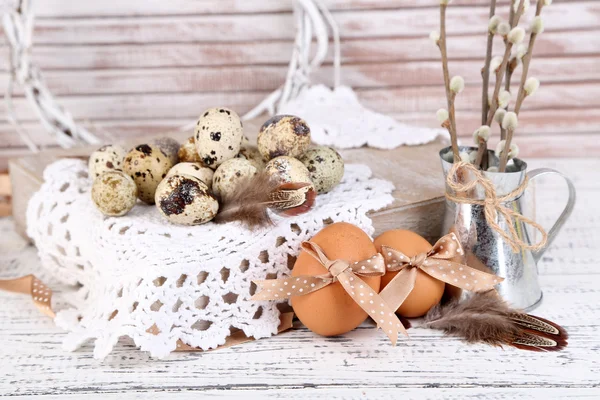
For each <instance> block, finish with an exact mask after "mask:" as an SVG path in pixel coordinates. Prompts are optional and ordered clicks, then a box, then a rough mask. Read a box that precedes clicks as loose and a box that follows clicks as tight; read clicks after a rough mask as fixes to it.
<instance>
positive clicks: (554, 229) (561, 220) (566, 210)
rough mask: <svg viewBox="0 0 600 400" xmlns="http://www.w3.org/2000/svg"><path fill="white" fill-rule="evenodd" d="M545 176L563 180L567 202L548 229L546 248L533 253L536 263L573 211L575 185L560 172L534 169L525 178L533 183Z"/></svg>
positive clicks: (548, 169)
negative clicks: (557, 177)
mask: <svg viewBox="0 0 600 400" xmlns="http://www.w3.org/2000/svg"><path fill="white" fill-rule="evenodd" d="M546 174H557V175H559V176H560V177H562V178H563V179H564V180H565V182H567V186H568V187H569V200H568V201H567V205H566V206H565V208H564V210H563V212H562V213H561V214H560V216H559V217H558V219H557V220H556V222H555V223H554V225H552V228H550V230H549V231H548V241H547V242H546V246H544V248H543V249H541V250H539V251H537V252H535V253H533V258H534V259H535V262H536V263H537V262H538V261H539V260H540V258H542V255H543V254H544V253H545V252H546V250H547V249H548V247H550V245H551V244H552V242H553V241H554V239H555V238H556V235H557V234H558V232H559V231H560V229H561V228H562V227H563V225H564V224H565V222H567V219H568V218H569V216H570V215H571V212H572V211H573V207H575V199H576V195H575V185H573V182H571V180H570V179H569V178H567V177H566V176H565V175H563V174H562V173H561V172H558V171H556V170H554V169H551V168H538V169H534V170H533V171H529V173H528V174H527V176H528V177H529V180H530V181H533V180H534V179H535V178H536V177H538V176H541V175H546Z"/></svg>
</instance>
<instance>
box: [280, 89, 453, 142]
mask: <svg viewBox="0 0 600 400" xmlns="http://www.w3.org/2000/svg"><path fill="white" fill-rule="evenodd" d="M278 112H279V113H280V114H292V115H298V116H300V117H302V118H304V119H305V120H306V121H307V122H308V125H309V126H310V132H311V140H312V141H314V142H315V143H318V144H322V145H327V146H335V147H337V148H342V149H348V148H356V147H362V146H365V145H367V146H369V147H375V148H378V149H394V148H396V147H398V146H402V145H417V144H424V143H428V142H431V141H432V140H434V139H435V138H436V137H437V136H438V135H447V134H448V133H447V131H445V130H443V129H441V128H440V129H431V128H423V127H416V126H411V125H407V124H403V123H400V122H398V121H396V120H395V119H394V118H392V117H388V116H387V115H383V114H379V113H376V112H374V111H371V110H369V109H367V108H365V107H363V106H362V105H361V104H360V102H359V101H358V98H357V97H356V93H355V92H354V91H353V90H352V88H350V87H348V86H338V87H337V88H335V89H333V90H332V89H329V88H328V87H326V86H324V85H314V86H311V87H308V88H305V89H304V90H303V91H302V92H300V94H299V95H298V97H296V98H295V99H292V100H290V101H289V102H287V103H284V104H283V105H282V106H281V107H280V108H279V110H278Z"/></svg>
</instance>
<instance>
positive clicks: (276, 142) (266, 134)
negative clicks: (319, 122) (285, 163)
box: [258, 115, 310, 160]
mask: <svg viewBox="0 0 600 400" xmlns="http://www.w3.org/2000/svg"><path fill="white" fill-rule="evenodd" d="M309 145H310V128H309V127H308V125H307V124H306V122H305V121H304V120H303V119H302V118H298V117H295V116H293V115H276V116H274V117H272V118H271V119H269V120H268V121H267V122H265V123H264V124H263V126H262V127H261V128H260V132H259V133H258V151H260V154H261V155H262V157H263V159H264V160H271V159H273V158H275V157H279V156H289V157H299V156H301V155H302V153H304V152H305V151H306V149H308V146H309Z"/></svg>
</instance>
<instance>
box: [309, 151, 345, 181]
mask: <svg viewBox="0 0 600 400" xmlns="http://www.w3.org/2000/svg"><path fill="white" fill-rule="evenodd" d="M300 161H302V163H303V164H304V165H305V166H306V168H307V169H308V172H309V173H310V179H311V180H312V182H313V184H314V185H315V188H316V189H317V191H318V192H319V193H327V192H329V191H330V190H331V189H333V188H334V187H335V186H336V185H337V184H338V183H340V182H341V180H342V178H343V177H344V160H343V159H342V156H340V154H339V153H338V152H337V151H335V150H334V149H332V148H331V147H326V146H318V147H313V148H312V149H308V150H307V151H306V152H304V154H303V155H302V156H301V157H300Z"/></svg>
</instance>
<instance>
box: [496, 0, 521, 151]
mask: <svg viewBox="0 0 600 400" xmlns="http://www.w3.org/2000/svg"><path fill="white" fill-rule="evenodd" d="M515 1H516V0H511V1H510V13H509V15H508V23H509V24H510V29H512V28H514V27H515V8H514V7H513V3H514V2H515ZM505 43H506V39H505ZM512 64H513V63H512V62H510V63H509V64H508V68H506V76H505V78H504V81H505V82H504V90H506V91H508V92H510V84H511V80H512V76H513V72H514V71H515V69H516V68H517V66H518V62H517V59H516V58H515V63H514V65H512ZM505 139H506V129H504V128H503V127H502V124H500V140H505Z"/></svg>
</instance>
